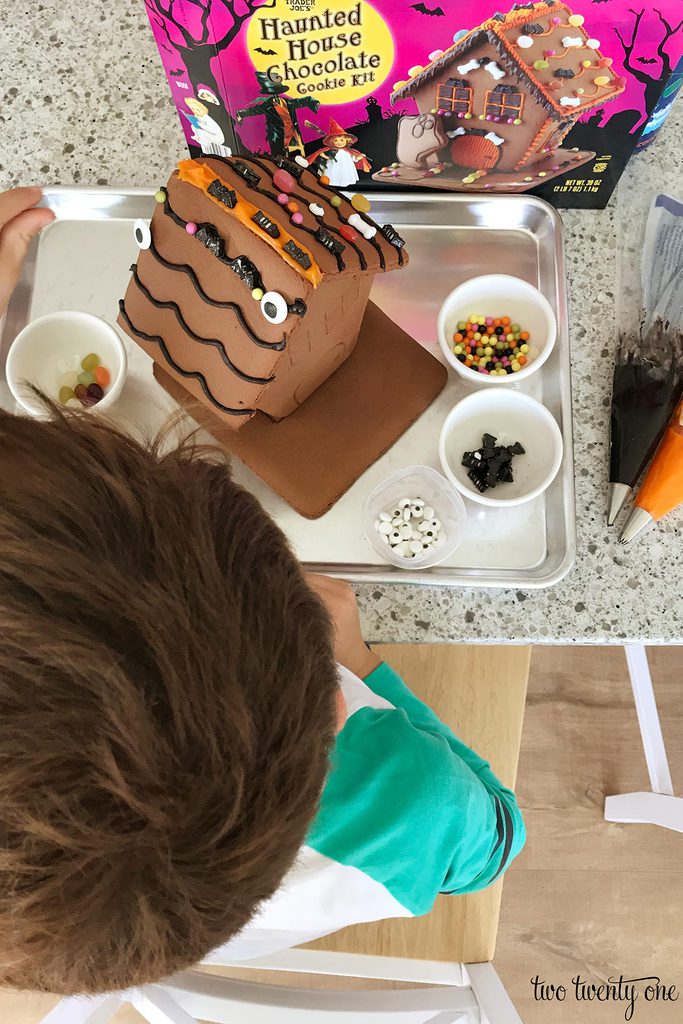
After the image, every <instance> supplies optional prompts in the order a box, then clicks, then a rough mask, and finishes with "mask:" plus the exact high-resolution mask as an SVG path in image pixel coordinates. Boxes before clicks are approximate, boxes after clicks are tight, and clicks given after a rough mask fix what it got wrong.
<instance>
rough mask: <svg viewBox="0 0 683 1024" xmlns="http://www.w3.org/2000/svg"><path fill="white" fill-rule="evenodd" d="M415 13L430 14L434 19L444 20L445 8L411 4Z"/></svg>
mask: <svg viewBox="0 0 683 1024" xmlns="http://www.w3.org/2000/svg"><path fill="white" fill-rule="evenodd" d="M411 7H412V9H413V10H414V11H419V12H420V14H428V15H429V16H430V17H432V18H443V17H444V13H445V12H444V9H443V7H427V5H426V4H423V3H420V4H411Z"/></svg>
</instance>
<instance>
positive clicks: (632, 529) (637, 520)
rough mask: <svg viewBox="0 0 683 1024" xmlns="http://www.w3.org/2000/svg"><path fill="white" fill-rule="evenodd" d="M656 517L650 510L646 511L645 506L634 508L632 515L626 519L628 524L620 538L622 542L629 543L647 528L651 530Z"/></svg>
mask: <svg viewBox="0 0 683 1024" xmlns="http://www.w3.org/2000/svg"><path fill="white" fill-rule="evenodd" d="M654 523H655V521H654V519H653V518H652V516H651V515H650V513H649V512H646V511H645V509H644V508H634V509H633V511H632V512H631V515H630V516H629V517H628V520H627V521H626V526H625V527H624V529H623V530H622V531H621V537H620V538H619V540H620V541H621V543H622V544H628V543H629V541H632V540H633V539H634V538H635V537H637V536H638V534H639V533H643V532H644V531H645V530H649V529H650V528H651V527H652V526H654Z"/></svg>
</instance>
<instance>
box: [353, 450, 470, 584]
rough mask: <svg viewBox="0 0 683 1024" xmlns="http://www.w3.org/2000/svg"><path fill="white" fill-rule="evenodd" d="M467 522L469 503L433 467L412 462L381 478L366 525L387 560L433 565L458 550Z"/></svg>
mask: <svg viewBox="0 0 683 1024" xmlns="http://www.w3.org/2000/svg"><path fill="white" fill-rule="evenodd" d="M466 522H467V512H466V510H465V503H464V501H463V500H462V498H461V497H460V495H459V494H458V492H457V491H456V490H454V489H453V487H452V486H451V485H450V484H449V482H448V481H447V480H445V479H444V477H443V476H442V475H441V473H438V472H437V471H436V470H435V469H432V468H431V467H430V466H408V467H407V468H406V469H401V470H399V471H398V472H397V473H393V474H392V475H391V476H389V477H387V478H386V479H385V480H382V481H381V482H380V483H378V484H377V486H376V487H375V488H374V489H373V490H372V491H371V492H370V494H369V495H368V497H367V498H366V500H365V505H364V506H363V529H364V531H365V536H366V537H367V539H368V541H369V542H370V544H371V545H372V547H373V548H374V550H375V551H376V552H377V554H378V555H380V556H381V557H382V558H383V559H384V560H385V561H387V562H391V564H392V565H396V566H399V567H400V568H402V569H428V568H429V567H430V566H432V565H438V563H439V562H443V561H445V559H447V558H448V557H449V556H450V555H452V554H453V552H454V551H455V549H456V548H457V546H458V544H459V543H460V541H461V540H462V536H463V533H464V530H465V525H466Z"/></svg>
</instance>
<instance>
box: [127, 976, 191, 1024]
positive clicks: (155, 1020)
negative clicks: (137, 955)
mask: <svg viewBox="0 0 683 1024" xmlns="http://www.w3.org/2000/svg"><path fill="white" fill-rule="evenodd" d="M129 1001H130V1003H131V1004H132V1006H134V1007H135V1009H136V1010H137V1011H138V1013H140V1014H141V1015H142V1016H143V1017H144V1018H145V1020H147V1021H149V1024H198V1022H197V1020H196V1018H194V1017H191V1016H190V1014H189V1013H188V1012H187V1011H186V1010H184V1009H183V1008H182V1006H179V1005H178V1003H176V1001H175V1000H174V999H172V998H171V996H169V994H168V993H167V992H164V990H163V989H162V988H160V987H159V986H158V985H145V987H144V988H141V989H138V990H137V991H135V992H131V993H129Z"/></svg>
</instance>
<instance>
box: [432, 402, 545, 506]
mask: <svg viewBox="0 0 683 1024" xmlns="http://www.w3.org/2000/svg"><path fill="white" fill-rule="evenodd" d="M484 434H493V435H494V437H496V438H497V441H498V444H502V445H508V444H514V442H515V441H519V442H520V444H521V445H522V447H523V448H524V449H525V453H526V454H524V455H515V456H514V458H513V460H512V472H513V475H514V482H513V483H501V484H498V486H497V487H494V488H491V489H490V490H487V491H484V493H483V494H480V493H479V491H478V490H477V489H476V487H475V486H474V484H473V483H472V482H471V480H469V479H468V477H467V473H468V472H469V471H468V469H467V467H466V466H463V465H462V456H463V453H464V452H471V451H477V449H479V448H481V441H482V436H483V435H484ZM562 452H563V444H562V433H561V432H560V428H559V427H558V425H557V423H556V421H555V418H554V417H553V416H552V414H551V413H550V412H548V410H547V409H546V407H545V406H544V405H541V403H540V402H537V401H536V399H535V398H530V397H529V396H528V395H523V394H521V393H520V392H519V391H493V390H492V389H488V390H486V391H475V392H474V393H473V394H471V395H468V396H467V398H463V400H462V401H461V402H458V404H457V405H456V406H455V407H454V408H453V409H451V411H450V412H449V414H448V416H447V417H446V419H445V421H444V424H443V427H442V428H441V436H440V438H439V458H440V460H441V465H442V467H443V471H444V473H445V474H446V476H447V477H448V479H449V480H450V481H451V483H452V484H453V486H454V487H457V489H458V490H459V491H460V493H461V494H464V495H465V497H467V498H470V499H471V500H472V501H475V502H477V503H478V504H480V505H488V506H491V507H493V508H501V507H503V508H504V507H509V506H511V505H521V504H523V503H524V502H525V501H531V500H532V498H537V497H538V496H539V494H542V493H543V491H545V490H546V489H547V488H548V487H549V486H550V484H551V483H552V482H553V480H554V479H555V477H556V476H557V472H558V470H559V468H560V465H561V463H562Z"/></svg>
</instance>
